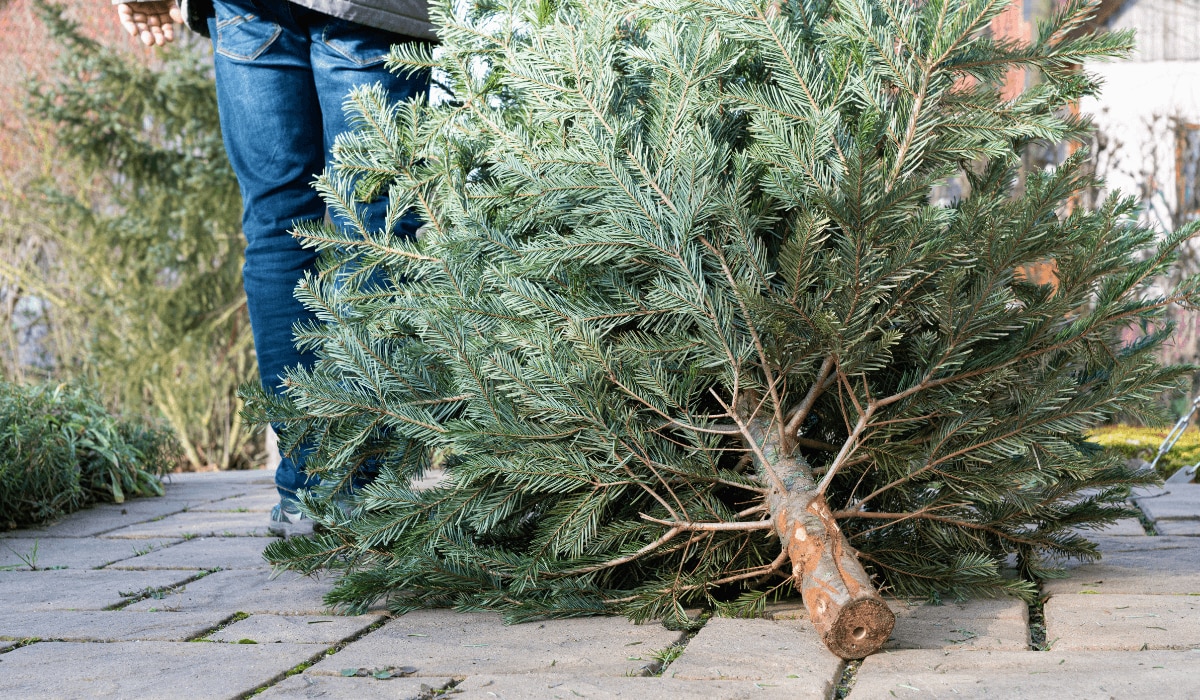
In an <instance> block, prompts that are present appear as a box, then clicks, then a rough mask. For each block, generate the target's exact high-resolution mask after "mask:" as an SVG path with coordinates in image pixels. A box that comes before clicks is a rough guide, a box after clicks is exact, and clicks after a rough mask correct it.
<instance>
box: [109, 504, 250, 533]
mask: <svg viewBox="0 0 1200 700" xmlns="http://www.w3.org/2000/svg"><path fill="white" fill-rule="evenodd" d="M183 535H195V536H197V537H229V536H260V537H266V536H269V533H268V532H267V518H266V516H264V515H263V514H262V513H199V512H195V511H188V512H186V513H176V514H175V515H168V516H167V517H165V518H163V519H162V520H154V521H151V522H145V523H140V524H137V525H130V526H129V527H124V528H121V529H120V530H113V531H112V532H107V533H105V534H104V536H105V537H129V538H139V539H144V538H150V537H180V536H183Z"/></svg>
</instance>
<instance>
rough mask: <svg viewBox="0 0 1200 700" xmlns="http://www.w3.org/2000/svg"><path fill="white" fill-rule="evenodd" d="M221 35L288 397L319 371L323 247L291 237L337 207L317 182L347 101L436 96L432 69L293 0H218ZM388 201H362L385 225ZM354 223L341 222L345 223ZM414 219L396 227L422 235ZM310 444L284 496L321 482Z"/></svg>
mask: <svg viewBox="0 0 1200 700" xmlns="http://www.w3.org/2000/svg"><path fill="white" fill-rule="evenodd" d="M214 5H215V10H216V17H215V18H213V19H210V20H209V21H208V28H209V31H210V32H211V34H212V37H213V48H214V51H215V58H214V62H215V64H216V79H217V105H218V108H219V110H220V116H221V131H222V135H223V137H224V140H225V149H226V151H227V152H228V153H229V161H230V163H231V164H232V165H233V170H234V173H235V174H236V175H237V179H238V185H239V187H240V188H241V193H242V206H243V214H242V229H243V231H244V233H245V236H246V242H247V246H246V263H245V266H244V267H243V283H244V285H245V289H246V300H247V304H248V305H249V310H250V325H251V327H252V329H253V332H254V348H255V352H256V353H257V355H258V371H259V375H260V377H261V379H262V383H263V386H264V387H265V388H267V389H268V390H271V391H273V392H275V393H276V394H278V393H280V392H281V390H282V384H281V380H282V376H283V374H284V371H285V370H286V369H287V368H289V367H294V366H296V365H300V366H304V367H311V366H312V364H313V363H314V361H315V359H316V358H315V356H314V355H313V354H312V353H310V352H304V353H302V352H300V351H298V350H297V349H296V346H295V344H294V342H293V332H292V328H293V326H295V325H296V324H297V323H301V322H307V321H312V320H315V316H314V315H313V314H312V313H311V312H310V311H308V310H307V309H305V308H304V307H303V306H302V305H301V304H300V302H299V301H297V300H296V298H295V296H294V294H293V292H294V290H295V288H296V284H297V282H299V281H300V280H301V279H302V278H303V277H304V274H305V273H306V272H310V271H313V270H314V266H315V263H316V257H317V255H316V253H315V252H314V251H312V250H306V249H304V248H302V247H301V245H300V242H299V241H297V240H296V239H295V238H293V237H292V235H291V233H290V232H291V230H292V229H293V227H294V224H295V223H296V222H300V221H320V220H321V219H323V218H324V216H325V203H324V202H323V201H322V200H321V198H320V196H318V195H317V193H316V192H315V191H314V190H313V188H312V182H313V179H314V177H315V176H316V175H318V174H319V173H320V172H321V171H322V170H324V169H325V168H327V167H329V165H330V162H331V160H330V149H331V148H332V146H333V142H334V138H335V137H337V135H338V134H340V133H342V132H344V131H347V130H348V129H349V125H348V124H347V121H346V116H345V114H344V113H343V111H342V102H343V100H345V98H346V95H347V94H348V93H349V92H350V90H351V89H352V88H354V87H357V86H359V85H370V84H373V83H376V82H379V83H382V84H383V87H384V88H385V89H386V90H387V91H388V92H389V93H390V95H391V97H392V98H393V99H396V100H403V99H407V98H409V97H411V96H413V95H424V94H426V93H427V92H428V89H429V80H428V77H416V78H412V77H407V78H401V77H397V76H395V75H393V74H391V73H389V72H388V71H387V70H386V69H385V68H384V66H383V61H384V58H385V57H386V55H387V53H388V50H389V48H390V47H391V45H392V44H395V43H399V42H402V41H405V40H406V39H405V38H404V37H401V36H398V35H395V34H391V33H388V32H385V31H382V30H378V29H372V28H370V27H365V26H363V25H360V24H355V23H353V22H348V21H346V20H341V19H337V18H334V17H330V16H328V15H324V14H321V13H319V12H316V11H314V10H310V9H307V8H304V7H301V6H300V5H294V4H292V3H290V2H287V1H286V0H216V1H215V2H214ZM386 208H387V202H386V200H385V199H378V200H376V201H374V202H371V203H369V204H364V205H363V206H362V211H363V214H364V216H365V221H366V223H367V225H368V227H369V228H381V227H382V226H383V220H384V212H385V210H386ZM341 223H342V222H335V224H337V225H340V224H341ZM416 226H417V222H416V221H415V220H414V219H413V218H412V217H405V221H404V222H403V224H402V229H407V230H401V231H397V232H396V233H398V234H400V235H404V234H405V233H407V234H408V235H412V234H413V233H414V232H415V230H416ZM304 452H305V449H303V448H302V449H300V450H297V451H295V452H293V453H292V454H290V455H284V456H283V461H282V462H281V463H280V465H279V468H278V469H277V470H276V472H275V484H276V486H277V487H278V489H279V493H280V496H281V497H284V498H288V497H291V498H294V497H295V493H296V491H297V490H299V489H302V488H308V487H310V486H312V485H314V484H315V482H316V479H315V478H313V477H310V476H308V475H306V474H305V472H304V464H303V453H304Z"/></svg>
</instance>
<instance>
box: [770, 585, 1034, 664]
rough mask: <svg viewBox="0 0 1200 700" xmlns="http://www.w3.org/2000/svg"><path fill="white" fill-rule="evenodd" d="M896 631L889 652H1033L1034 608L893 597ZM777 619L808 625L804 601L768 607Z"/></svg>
mask: <svg viewBox="0 0 1200 700" xmlns="http://www.w3.org/2000/svg"><path fill="white" fill-rule="evenodd" d="M886 600H887V604H888V607H890V608H891V609H892V612H894V613H895V614H896V628H895V629H894V630H892V636H891V637H890V638H889V639H888V641H887V643H886V644H885V645H884V648H885V649H1010V650H1013V651H1021V650H1025V649H1028V648H1029V607H1028V606H1027V605H1025V603H1022V602H1021V601H1019V600H1017V599H1015V598H982V599H978V600H968V601H964V602H962V603H945V604H942V605H929V604H926V603H923V602H922V601H918V600H904V599H900V598H887V599H886ZM764 617H766V618H767V619H771V620H805V621H807V620H808V610H807V609H806V608H805V607H804V603H803V602H801V601H800V600H799V599H796V600H790V601H786V602H783V603H775V604H771V605H768V606H767V610H766V612H765V614H764Z"/></svg>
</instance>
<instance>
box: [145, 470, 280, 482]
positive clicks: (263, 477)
mask: <svg viewBox="0 0 1200 700" xmlns="http://www.w3.org/2000/svg"><path fill="white" fill-rule="evenodd" d="M163 480H164V482H165V485H167V486H180V485H185V486H186V485H206V486H210V485H214V484H221V485H224V484H267V485H272V486H273V485H274V484H275V471H274V470H273V469H231V470H229V471H223V472H178V473H175V474H167V475H166V476H164V477H163Z"/></svg>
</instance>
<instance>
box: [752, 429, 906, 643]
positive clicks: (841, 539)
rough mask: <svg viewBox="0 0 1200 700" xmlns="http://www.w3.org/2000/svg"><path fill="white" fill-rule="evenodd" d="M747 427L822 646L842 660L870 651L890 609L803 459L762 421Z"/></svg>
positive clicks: (885, 633)
mask: <svg viewBox="0 0 1200 700" xmlns="http://www.w3.org/2000/svg"><path fill="white" fill-rule="evenodd" d="M749 432H750V436H751V437H752V438H753V439H754V441H755V443H757V445H758V448H759V452H761V453H762V455H761V456H759V455H758V454H755V456H754V461H755V466H756V467H757V468H758V471H759V474H760V476H761V477H762V480H763V483H764V484H767V486H768V489H769V490H768V492H767V497H766V503H767V507H768V508H769V509H770V512H771V519H772V520H773V521H774V523H775V531H776V533H777V534H778V535H779V541H780V542H781V543H782V544H783V548H784V549H785V550H786V551H787V553H788V556H789V558H790V559H791V562H792V583H793V585H794V586H795V587H796V589H797V590H798V591H800V595H801V596H803V597H804V606H805V607H806V608H807V609H808V615H809V619H811V620H812V623H813V627H815V628H816V630H817V633H818V634H819V635H820V636H821V641H823V642H824V643H825V646H827V647H829V650H830V651H832V652H833V653H835V654H837V655H838V656H840V657H842V658H843V659H861V658H863V657H865V656H868V655H869V654H873V653H874V652H876V651H878V650H879V648H880V647H882V646H883V645H884V643H885V642H887V640H888V637H890V636H891V634H892V628H893V627H895V625H896V616H895V615H894V614H893V613H892V611H891V610H890V609H889V608H888V606H887V603H884V602H883V598H881V597H880V595H879V593H878V592H877V591H876V590H875V586H874V585H872V584H871V578H870V576H868V575H867V572H866V571H865V570H864V569H863V567H862V564H860V563H859V561H858V553H857V552H856V551H855V550H854V548H853V547H851V546H850V543H849V542H847V541H846V537H845V536H844V535H843V534H842V531H841V529H840V528H839V527H838V525H837V520H836V519H834V517H833V514H832V513H831V512H830V510H829V506H827V505H826V504H825V497H824V495H820V494H818V493H817V489H816V482H815V480H814V479H813V475H812V468H811V467H810V466H809V465H808V462H807V461H805V460H804V458H803V457H801V456H799V455H794V456H793V455H787V454H785V453H784V451H783V450H782V449H781V448H780V445H779V439H778V437H777V435H775V434H773V431H772V430H771V427H770V426H769V425H768V424H767V423H766V422H765V421H761V420H758V421H754V422H753V423H751V424H750V430H749ZM764 458H765V460H766V462H767V464H763V463H762V462H763V459H764ZM768 467H769V469H768ZM772 472H773V473H774V476H775V477H777V478H778V481H780V482H782V485H783V488H784V490H782V491H781V490H780V488H779V486H778V485H777V484H776V479H775V478H773V477H772V476H771V474H772Z"/></svg>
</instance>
